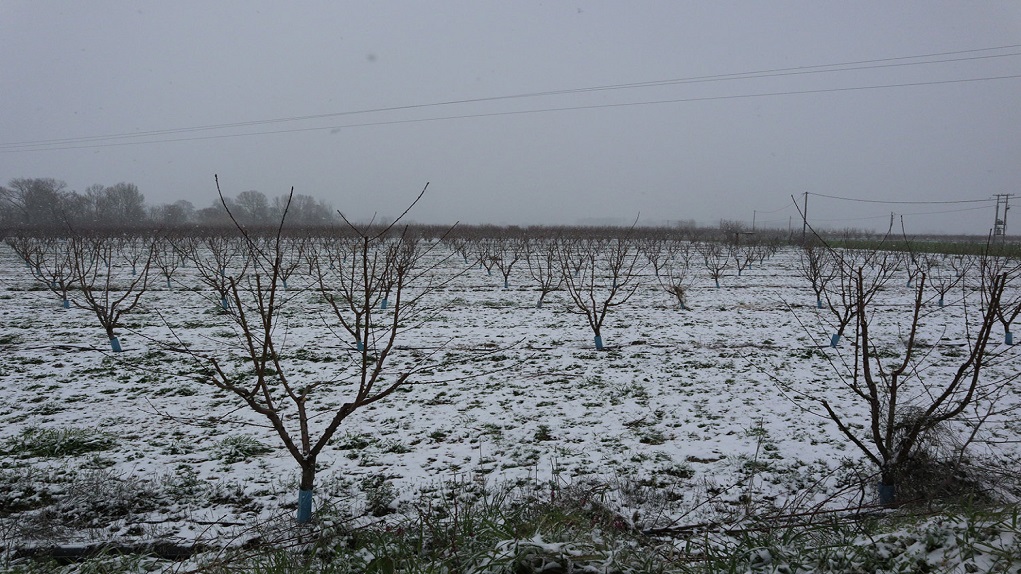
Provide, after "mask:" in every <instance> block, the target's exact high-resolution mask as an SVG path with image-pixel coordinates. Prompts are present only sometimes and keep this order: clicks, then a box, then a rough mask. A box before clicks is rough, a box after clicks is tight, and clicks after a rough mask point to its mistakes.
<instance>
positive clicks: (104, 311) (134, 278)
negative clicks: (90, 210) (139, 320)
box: [68, 235, 152, 353]
mask: <svg viewBox="0 0 1021 574" xmlns="http://www.w3.org/2000/svg"><path fill="white" fill-rule="evenodd" d="M68 252H69V259H70V265H71V270H72V274H73V277H74V282H75V283H76V285H77V287H78V291H79V295H80V297H81V298H80V300H79V298H78V297H75V298H74V299H72V303H73V304H74V306H75V307H78V308H80V309H88V310H89V311H92V312H93V313H95V315H96V318H97V319H99V324H100V325H102V327H103V330H104V331H106V335H107V337H108V338H109V340H110V348H111V349H112V350H113V351H114V352H115V353H119V352H121V350H122V349H121V343H120V339H119V338H118V337H117V333H116V329H117V328H118V327H120V326H121V323H120V322H121V317H123V316H124V315H125V314H127V313H130V312H131V311H132V310H134V309H135V307H137V306H138V302H139V300H141V298H142V295H143V294H144V293H145V291H146V289H148V287H149V267H150V263H151V261H152V249H151V247H150V248H149V249H148V255H147V256H146V257H145V259H144V261H143V262H142V263H141V269H139V268H138V266H139V263H137V262H136V264H135V268H134V274H133V275H130V276H128V275H126V274H119V273H118V271H119V270H120V269H119V268H118V267H116V266H114V265H113V262H114V261H115V260H116V259H117V255H118V253H117V251H116V249H115V246H114V241H113V240H111V239H110V238H108V237H103V236H91V237H86V236H82V235H74V236H72V237H71V239H69V240H68ZM122 275H123V276H122Z"/></svg>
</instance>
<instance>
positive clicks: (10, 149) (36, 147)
mask: <svg viewBox="0 0 1021 574" xmlns="http://www.w3.org/2000/svg"><path fill="white" fill-rule="evenodd" d="M1019 78H1021V74H1011V75H1005V76H991V77H982V78H962V79H954V80H934V81H928V82H908V83H901V84H881V85H872V86H851V87H844V88H819V89H813V90H791V91H784V92H763V93H757V94H733V95H725V96H704V97H691V98H673V99H666V100H651V101H644V102H623V103H613V104H592V105H584V106H565V107H556V108H539V109H532V110H515V111H506V112H488V113H477V114H462V115H451V116H437V117H430V118H413V119H403V120H388V121H378V122H364V123H357V124H342V125H335V126H319V127H307V128H292V129H282V130H269V131H258V132H248V133H240V134H220V135H209V136H195V137H185V138H164V139H155V140H143V141H131V142H116V143H98V144H86V145H59V144H27V143H26V144H20V145H19V144H3V145H0V153H18V152H33V151H57V150H69V149H92V148H103V147H117V146H128V145H145V144H157V143H169V142H188V141H201V140H211V139H223V138H235V137H244V136H256V135H270V134H285V133H298V132H312V131H326V130H329V131H333V130H341V129H345V128H356V127H371V126H386V125H399V124H411V123H423V122H437V121H448V120H458V119H475V118H491V117H501V116H515V115H526V114H537V113H549V112H565V111H578V110H596V109H609V108H625V107H631V106H652V105H662V104H677V103H691V102H707V101H723V100H737V99H747V98H762V97H775V96H793V95H806V94H825V93H840V92H853V91H863V90H881V89H891V88H910V87H919V86H937V85H949V84H962V83H970V82H988V81H997V80H1012V79H1019ZM118 137H128V136H118ZM134 137H141V136H134ZM96 139H99V138H96ZM4 148H7V149H4ZM813 195H819V196H821V197H827V196H823V195H821V194H813ZM836 199H848V198H836ZM850 201H864V200H854V199H851V200H850ZM983 201H984V200H983ZM879 203H882V202H879Z"/></svg>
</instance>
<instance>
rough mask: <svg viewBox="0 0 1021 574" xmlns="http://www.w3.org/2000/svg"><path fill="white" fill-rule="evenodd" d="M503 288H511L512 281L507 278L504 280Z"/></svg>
mask: <svg viewBox="0 0 1021 574" xmlns="http://www.w3.org/2000/svg"><path fill="white" fill-rule="evenodd" d="M503 288H504V289H510V283H509V282H508V281H507V280H506V279H504V280H503Z"/></svg>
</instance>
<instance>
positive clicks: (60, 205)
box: [0, 178, 337, 230]
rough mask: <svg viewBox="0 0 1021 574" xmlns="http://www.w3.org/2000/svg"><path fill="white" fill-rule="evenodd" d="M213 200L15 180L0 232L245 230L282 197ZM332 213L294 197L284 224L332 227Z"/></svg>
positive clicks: (3, 190) (2, 202) (278, 208)
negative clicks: (152, 197) (153, 198)
mask: <svg viewBox="0 0 1021 574" xmlns="http://www.w3.org/2000/svg"><path fill="white" fill-rule="evenodd" d="M224 199H225V203H226V208H225V207H224V202H221V201H220V198H219V197H217V198H216V199H215V200H214V201H213V202H212V203H211V205H209V206H208V207H203V208H196V207H195V205H193V204H192V203H191V202H190V201H186V200H180V201H175V202H172V203H164V204H159V205H148V204H147V203H146V201H145V195H144V194H142V192H141V191H140V190H139V189H138V186H137V185H135V184H133V183H127V182H122V183H118V184H116V185H111V186H104V185H101V184H95V185H90V186H89V187H87V188H85V190H84V191H83V192H78V191H73V190H68V189H67V184H66V183H64V182H63V181H60V180H58V179H52V178H17V179H12V180H10V182H8V184H7V186H6V187H4V186H0V226H2V227H3V228H5V229H10V228H22V229H39V230H42V229H54V230H68V229H71V230H74V229H130V228H153V227H159V228H175V227H191V226H222V225H228V224H231V218H230V216H229V215H228V213H227V209H230V213H231V214H232V215H233V216H234V219H235V220H236V221H237V222H238V223H241V224H242V225H246V226H262V225H266V226H269V225H272V224H274V223H275V222H276V223H279V221H280V217H281V214H282V213H283V209H284V206H285V205H286V204H287V196H286V195H284V196H279V197H274V198H272V199H270V198H268V197H266V195H265V194H263V193H262V192H260V191H256V190H250V191H243V192H241V193H239V194H237V196H236V197H226V198H224ZM336 217H337V216H336V212H335V211H334V209H333V208H332V207H331V206H330V205H328V204H326V203H324V202H323V201H320V200H317V199H315V198H314V197H311V196H308V195H301V194H295V195H294V197H293V199H292V200H291V204H290V208H289V212H288V214H287V221H288V222H289V223H290V224H292V225H297V226H317V225H327V224H330V223H336V222H337V219H336Z"/></svg>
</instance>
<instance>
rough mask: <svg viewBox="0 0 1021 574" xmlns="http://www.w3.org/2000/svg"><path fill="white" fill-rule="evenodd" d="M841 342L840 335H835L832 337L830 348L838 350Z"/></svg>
mask: <svg viewBox="0 0 1021 574" xmlns="http://www.w3.org/2000/svg"><path fill="white" fill-rule="evenodd" d="M839 342H840V333H833V335H832V336H830V346H831V347H833V348H834V349H836V348H837V343H839Z"/></svg>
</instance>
